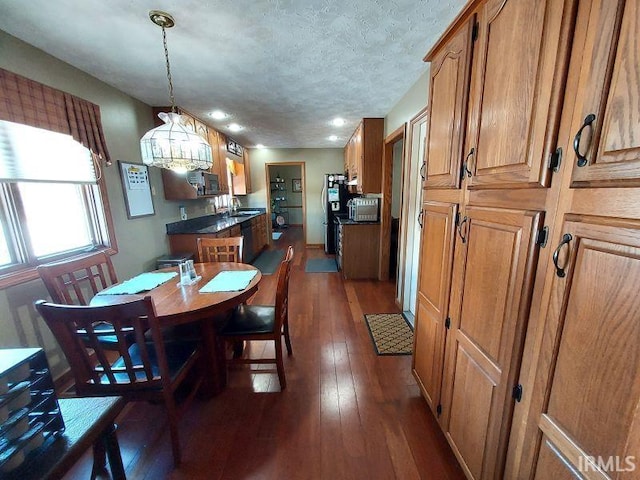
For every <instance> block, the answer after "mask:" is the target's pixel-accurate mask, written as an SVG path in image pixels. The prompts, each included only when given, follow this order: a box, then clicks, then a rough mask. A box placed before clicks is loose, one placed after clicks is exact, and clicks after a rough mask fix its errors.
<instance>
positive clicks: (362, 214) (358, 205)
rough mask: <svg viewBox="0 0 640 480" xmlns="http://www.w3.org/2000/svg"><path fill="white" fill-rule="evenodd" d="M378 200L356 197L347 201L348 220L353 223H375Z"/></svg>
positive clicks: (377, 218) (377, 213) (377, 217)
mask: <svg viewBox="0 0 640 480" xmlns="http://www.w3.org/2000/svg"><path fill="white" fill-rule="evenodd" d="M378 205H379V199H378V198H366V197H358V198H352V199H351V200H349V219H350V220H353V221H354V222H377V221H378V220H379V216H378V215H379V206H378Z"/></svg>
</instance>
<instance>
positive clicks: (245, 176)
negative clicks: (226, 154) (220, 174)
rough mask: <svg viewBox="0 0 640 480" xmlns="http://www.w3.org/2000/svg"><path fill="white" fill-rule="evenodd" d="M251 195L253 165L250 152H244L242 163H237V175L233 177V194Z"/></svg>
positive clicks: (245, 150) (244, 150)
mask: <svg viewBox="0 0 640 480" xmlns="http://www.w3.org/2000/svg"><path fill="white" fill-rule="evenodd" d="M248 193H251V165H250V164H249V151H248V149H246V148H244V149H243V150H242V163H239V162H236V174H235V175H233V194H234V195H247V194H248Z"/></svg>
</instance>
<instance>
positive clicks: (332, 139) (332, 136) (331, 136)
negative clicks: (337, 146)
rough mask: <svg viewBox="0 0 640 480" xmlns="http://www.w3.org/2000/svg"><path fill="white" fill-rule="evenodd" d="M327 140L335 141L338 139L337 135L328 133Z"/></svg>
mask: <svg viewBox="0 0 640 480" xmlns="http://www.w3.org/2000/svg"><path fill="white" fill-rule="evenodd" d="M329 140H331V141H332V142H335V141H336V140H338V136H337V135H329Z"/></svg>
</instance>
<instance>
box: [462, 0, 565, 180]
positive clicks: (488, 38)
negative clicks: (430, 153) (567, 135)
mask: <svg viewBox="0 0 640 480" xmlns="http://www.w3.org/2000/svg"><path fill="white" fill-rule="evenodd" d="M571 3H573V2H570V1H567V0H540V1H521V0H488V1H487V2H486V3H485V4H484V5H483V7H482V8H481V10H480V12H479V14H478V40H477V42H476V47H475V51H474V65H473V74H472V75H473V77H472V80H471V84H472V87H471V88H472V90H471V104H472V109H471V113H470V116H469V119H470V120H469V141H468V142H467V149H466V152H465V153H466V154H467V162H466V163H467V168H468V173H469V175H472V176H471V177H470V178H469V177H467V181H468V185H469V186H470V187H471V188H482V187H485V188H491V187H497V186H500V187H504V186H510V187H539V186H548V185H549V183H550V172H549V169H548V167H547V165H548V160H549V156H550V154H551V153H552V152H554V151H555V141H556V139H557V130H558V127H559V123H560V115H559V110H560V107H561V102H562V94H563V91H562V88H563V85H564V82H565V79H566V64H567V61H568V58H567V56H568V47H569V44H570V42H569V41H568V40H567V36H568V32H569V30H570V29H569V28H568V26H569V24H570V23H571V18H572V16H573V9H572V8H571V5H570V4H571Z"/></svg>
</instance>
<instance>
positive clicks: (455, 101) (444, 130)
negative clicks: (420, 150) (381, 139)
mask: <svg viewBox="0 0 640 480" xmlns="http://www.w3.org/2000/svg"><path fill="white" fill-rule="evenodd" d="M473 26H474V18H473V17H472V18H471V19H469V20H468V21H467V22H466V24H465V25H463V26H462V27H461V28H460V29H459V30H458V31H457V32H456V34H455V35H453V36H452V38H451V39H450V40H449V41H448V42H447V43H446V45H444V46H443V47H442V48H440V49H439V50H438V52H437V54H436V55H435V56H434V57H433V59H432V60H431V70H430V72H431V79H430V83H429V98H430V99H431V106H430V113H431V114H430V115H429V116H428V117H427V118H428V120H427V122H428V125H429V127H428V129H427V140H426V142H427V143H426V158H428V159H429V161H428V162H427V164H426V178H425V180H424V181H423V183H422V186H423V188H458V187H459V186H460V161H461V157H462V148H463V142H464V131H465V121H466V113H467V97H468V90H469V75H470V72H471V42H472V37H473Z"/></svg>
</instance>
